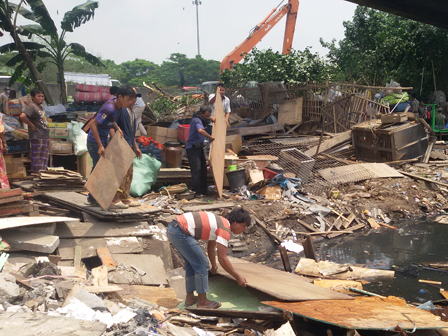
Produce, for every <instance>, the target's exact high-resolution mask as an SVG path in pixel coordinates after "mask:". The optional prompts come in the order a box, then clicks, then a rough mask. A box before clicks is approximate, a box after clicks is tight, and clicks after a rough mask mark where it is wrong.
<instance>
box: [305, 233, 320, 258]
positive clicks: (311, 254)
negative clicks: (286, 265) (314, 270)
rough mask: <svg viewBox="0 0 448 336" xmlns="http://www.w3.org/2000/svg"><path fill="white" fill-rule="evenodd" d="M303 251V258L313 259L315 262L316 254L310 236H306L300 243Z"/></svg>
mask: <svg viewBox="0 0 448 336" xmlns="http://www.w3.org/2000/svg"><path fill="white" fill-rule="evenodd" d="M302 246H303V250H304V252H305V258H308V259H313V260H316V261H317V256H316V252H315V251H314V244H313V239H312V238H311V236H307V237H306V238H305V239H304V240H303V241H302Z"/></svg>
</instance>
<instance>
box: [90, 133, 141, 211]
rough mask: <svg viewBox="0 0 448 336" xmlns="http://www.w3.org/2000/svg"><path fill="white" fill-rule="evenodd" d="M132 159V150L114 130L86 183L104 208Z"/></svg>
mask: <svg viewBox="0 0 448 336" xmlns="http://www.w3.org/2000/svg"><path fill="white" fill-rule="evenodd" d="M134 159H135V153H134V151H133V150H132V149H131V147H130V146H129V144H128V143H127V142H126V140H125V139H124V138H123V137H122V136H121V135H120V134H119V133H118V132H116V133H115V135H114V137H113V138H112V140H111V141H110V143H109V145H107V148H106V153H105V155H104V156H102V157H101V158H100V160H99V161H98V164H97V165H96V166H95V169H94V170H93V172H92V174H91V175H90V177H89V180H88V181H87V183H86V189H87V190H88V191H89V192H90V193H91V194H92V196H93V197H94V198H95V200H96V201H97V202H98V204H99V205H101V207H102V208H103V209H104V210H107V209H108V208H109V207H110V205H111V203H112V200H113V198H114V196H115V194H116V193H117V190H118V188H119V187H120V185H121V183H122V182H123V179H124V177H125V176H126V173H127V172H128V170H129V167H130V166H131V165H132V161H134Z"/></svg>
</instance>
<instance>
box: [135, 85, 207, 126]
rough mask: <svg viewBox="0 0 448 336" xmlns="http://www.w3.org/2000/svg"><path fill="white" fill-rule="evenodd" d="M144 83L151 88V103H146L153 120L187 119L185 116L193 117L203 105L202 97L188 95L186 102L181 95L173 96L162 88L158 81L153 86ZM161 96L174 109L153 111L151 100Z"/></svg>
mask: <svg viewBox="0 0 448 336" xmlns="http://www.w3.org/2000/svg"><path fill="white" fill-rule="evenodd" d="M143 85H144V86H145V87H146V88H147V89H149V92H148V99H149V103H146V108H145V111H147V112H148V117H149V119H150V120H152V121H153V122H156V121H174V120H178V119H185V118H191V117H192V116H193V113H195V112H197V111H198V110H199V107H201V105H203V102H202V101H199V100H201V99H202V98H190V97H187V98H186V100H185V102H183V100H182V99H181V97H179V96H177V97H176V96H173V95H171V94H169V93H167V92H165V91H164V90H162V89H161V88H160V87H159V86H158V85H157V84H156V83H154V82H153V83H152V86H153V87H151V86H150V85H147V84H146V83H144V82H143ZM160 97H163V98H165V99H168V100H169V101H170V103H171V105H172V106H173V108H172V110H170V111H167V112H163V113H159V111H153V110H152V109H151V102H154V101H155V100H157V99H159V98H160Z"/></svg>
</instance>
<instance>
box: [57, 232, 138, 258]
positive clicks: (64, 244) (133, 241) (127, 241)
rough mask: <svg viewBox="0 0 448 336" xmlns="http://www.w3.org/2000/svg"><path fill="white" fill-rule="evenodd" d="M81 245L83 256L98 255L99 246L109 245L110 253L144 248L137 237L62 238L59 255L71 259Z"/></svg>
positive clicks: (129, 251) (134, 251)
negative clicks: (76, 248)
mask: <svg viewBox="0 0 448 336" xmlns="http://www.w3.org/2000/svg"><path fill="white" fill-rule="evenodd" d="M76 246H81V247H82V252H81V258H90V257H93V256H96V255H97V252H96V249H97V248H104V247H107V248H108V249H109V251H110V253H139V252H143V248H142V247H141V245H140V243H139V242H138V240H137V238H136V237H112V238H83V239H61V241H60V243H59V248H58V250H59V255H60V256H61V260H71V259H73V258H74V256H75V247H76Z"/></svg>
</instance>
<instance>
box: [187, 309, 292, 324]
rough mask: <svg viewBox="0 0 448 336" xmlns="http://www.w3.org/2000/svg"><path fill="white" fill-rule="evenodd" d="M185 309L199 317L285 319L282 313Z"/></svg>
mask: <svg viewBox="0 0 448 336" xmlns="http://www.w3.org/2000/svg"><path fill="white" fill-rule="evenodd" d="M185 309H186V310H188V311H189V312H191V313H193V314H196V315H199V316H216V317H230V318H246V319H252V320H269V321H283V320H284V318H285V317H284V315H283V313H282V312H259V311H244V310H233V309H210V308H185Z"/></svg>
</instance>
